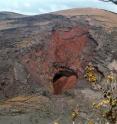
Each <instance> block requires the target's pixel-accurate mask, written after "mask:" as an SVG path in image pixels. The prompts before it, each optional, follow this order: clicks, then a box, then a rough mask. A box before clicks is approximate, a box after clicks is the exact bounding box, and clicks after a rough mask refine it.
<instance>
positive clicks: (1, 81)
mask: <svg viewBox="0 0 117 124" xmlns="http://www.w3.org/2000/svg"><path fill="white" fill-rule="evenodd" d="M1 14H2V16H0V99H1V100H3V99H4V100H6V101H0V110H1V112H0V115H1V116H0V123H5V124H10V123H12V124H19V123H21V124H24V123H25V124H32V123H33V124H37V123H40V124H48V123H52V122H53V121H54V120H56V119H58V117H59V119H60V121H61V123H62V122H63V123H66V124H69V123H71V121H70V118H69V112H70V111H71V109H72V108H73V107H75V106H76V105H77V104H78V105H79V106H80V108H81V109H82V111H84V112H82V113H81V117H80V118H79V120H78V123H85V121H86V119H87V118H92V119H97V123H99V122H98V121H99V120H100V119H99V118H97V115H96V114H93V110H92V109H91V103H92V101H94V100H98V99H99V98H100V97H101V95H100V94H101V93H100V92H97V91H94V90H92V89H91V87H90V85H89V84H88V83H87V82H86V80H84V79H83V76H84V69H85V67H86V65H87V64H88V63H89V62H92V63H93V65H94V66H95V68H96V69H97V72H98V73H99V75H100V76H101V77H102V79H103V78H104V76H105V75H106V74H107V72H108V71H109V70H114V71H117V14H115V13H111V12H108V11H105V10H99V9H89V8H87V9H72V10H65V11H59V12H54V13H49V14H42V15H36V16H22V15H17V14H15V15H14V14H11V13H7V14H6V13H5V14H6V15H7V16H6V15H5V14H4V13H0V15H1ZM53 88H54V89H53ZM71 88H72V89H71ZM69 89H71V90H70V91H69V92H67V93H64V94H62V93H63V91H67V90H69ZM53 93H55V94H56V93H57V94H59V95H58V96H54V95H53ZM24 95H25V96H24ZM12 97H15V98H12ZM60 105H61V106H60ZM53 106H54V108H53ZM32 111H34V113H33V112H32ZM13 115H16V116H15V118H14V116H13ZM43 118H44V119H43Z"/></svg>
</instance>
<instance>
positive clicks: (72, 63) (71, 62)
mask: <svg viewBox="0 0 117 124" xmlns="http://www.w3.org/2000/svg"><path fill="white" fill-rule="evenodd" d="M87 33H88V29H87V28H86V27H85V28H84V27H81V26H77V27H72V28H67V29H64V28H63V29H58V30H56V31H53V32H52V35H51V37H52V39H51V41H50V42H49V47H48V48H47V49H46V51H45V50H44V49H43V50H36V51H32V52H31V53H29V54H26V55H25V56H23V57H22V62H23V64H24V65H25V67H26V68H27V70H28V72H29V73H30V74H31V76H32V77H33V79H34V80H35V81H36V82H37V83H41V84H42V85H47V83H48V79H49V77H53V76H54V74H55V73H56V72H57V71H58V70H59V69H58V70H56V68H55V67H53V63H56V64H59V65H64V66H66V67H70V68H72V69H74V70H75V71H77V73H78V70H79V68H82V64H81V63H82V62H81V61H80V58H81V53H82V51H83V49H84V48H85V47H86V45H87V42H89V38H88V35H87ZM39 57H40V58H41V57H42V58H41V59H43V60H42V61H41V60H40V61H38V58H39ZM58 68H59V67H58ZM40 80H41V81H40ZM75 83H76V77H74V76H71V77H69V78H68V77H62V78H60V79H59V80H58V81H57V82H56V83H55V84H54V93H55V94H58V93H60V92H62V91H63V90H66V89H69V88H72V87H73V86H74V84H75ZM55 85H56V86H55Z"/></svg>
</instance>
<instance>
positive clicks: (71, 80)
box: [53, 69, 78, 94]
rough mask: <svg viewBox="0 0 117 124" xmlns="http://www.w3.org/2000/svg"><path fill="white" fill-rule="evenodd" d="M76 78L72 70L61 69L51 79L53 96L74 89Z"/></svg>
mask: <svg viewBox="0 0 117 124" xmlns="http://www.w3.org/2000/svg"><path fill="white" fill-rule="evenodd" d="M77 78H78V75H77V72H76V71H74V70H73V69H62V70H59V71H58V72H56V73H55V75H54V77H53V88H54V94H61V93H62V92H64V91H65V90H68V89H70V88H72V87H74V85H75V83H76V82H77Z"/></svg>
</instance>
